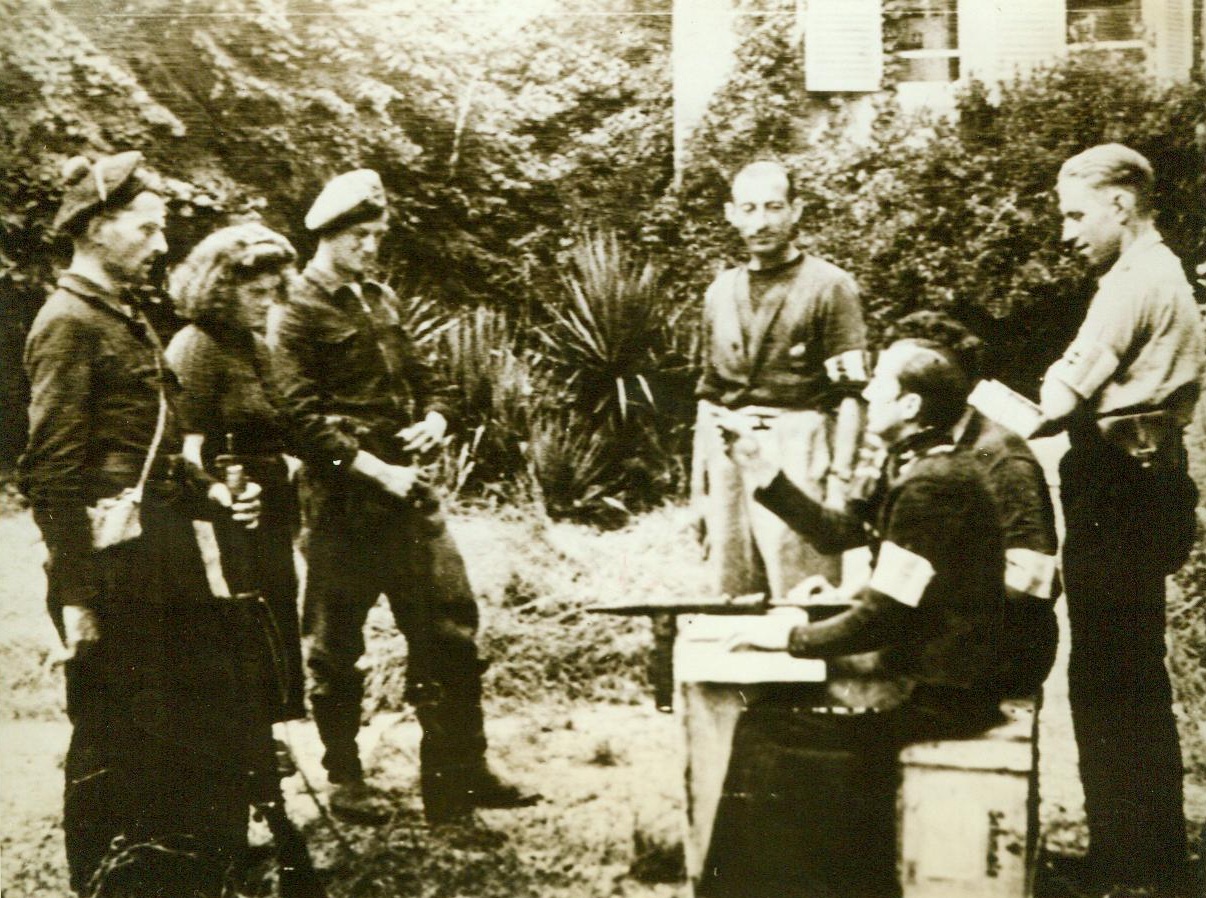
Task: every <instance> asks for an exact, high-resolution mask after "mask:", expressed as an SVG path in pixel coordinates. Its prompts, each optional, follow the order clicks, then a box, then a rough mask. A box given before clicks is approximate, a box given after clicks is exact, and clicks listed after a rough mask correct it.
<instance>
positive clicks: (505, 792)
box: [465, 764, 544, 808]
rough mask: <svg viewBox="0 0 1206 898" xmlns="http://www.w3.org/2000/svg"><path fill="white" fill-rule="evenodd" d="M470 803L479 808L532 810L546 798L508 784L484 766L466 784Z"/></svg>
mask: <svg viewBox="0 0 1206 898" xmlns="http://www.w3.org/2000/svg"><path fill="white" fill-rule="evenodd" d="M465 788H466V791H467V792H468V794H469V801H470V802H471V803H472V804H473V806H474V807H478V808H530V807H531V806H532V805H534V804H538V803H539V802H540V801H541V799H542V798H543V797H544V796H542V795H541V794H540V793H539V792H532V791H529V790H527V789H523V788H521V787H520V786H518V785H517V784H515V783H510V782H507V781H506V780H504V779H502V778H501V777H500V776H499V775H498V774H497V773H495V772H494V771H493V770H491V769H490V768H489V767H487V766H486V765H485V764H483V765H482V766H481V767H478V768H477V769H476V770H475V771H474V772H473V773H472V775H471V776H470V777H469V780H468V782H467V783H466V784H465Z"/></svg>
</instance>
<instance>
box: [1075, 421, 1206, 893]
mask: <svg viewBox="0 0 1206 898" xmlns="http://www.w3.org/2000/svg"><path fill="white" fill-rule="evenodd" d="M1060 474H1061V499H1062V502H1063V506H1064V514H1065V519H1066V521H1067V536H1066V540H1065V544H1064V558H1063V571H1064V583H1065V591H1066V594H1067V598H1068V614H1069V619H1070V622H1071V629H1072V654H1071V659H1070V661H1069V665H1068V687H1069V697H1070V701H1071V706H1072V721H1073V725H1074V728H1075V732H1076V743H1077V748H1078V750H1079V753H1080V776H1081V783H1082V785H1083V787H1084V793H1085V813H1086V816H1087V817H1088V823H1089V841H1090V847H1089V859H1090V867H1091V870H1092V871H1093V873H1094V874H1095V875H1096V876H1097V877H1099V878H1100V879H1101V880H1103V881H1105V882H1117V883H1126V884H1132V885H1143V886H1166V885H1169V884H1170V883H1171V882H1172V881H1173V879H1174V878H1175V876H1176V875H1177V872H1178V870H1179V868H1180V867H1182V866H1183V864H1184V860H1185V855H1186V837H1185V818H1184V812H1183V807H1182V804H1183V799H1182V775H1183V768H1182V762H1181V750H1180V745H1179V743H1178V740H1177V728H1176V723H1175V720H1174V718H1173V713H1172V689H1171V686H1170V683H1169V677H1168V672H1167V670H1166V669H1165V666H1164V655H1165V644H1164V628H1165V608H1164V601H1165V596H1164V579H1165V577H1166V575H1168V574H1169V573H1172V572H1173V571H1174V570H1175V569H1176V568H1177V567H1179V566H1180V564H1182V563H1183V562H1184V559H1185V555H1186V554H1187V553H1188V549H1189V546H1190V545H1191V544H1192V540H1193V533H1194V529H1193V528H1194V524H1193V515H1194V512H1193V509H1194V505H1195V503H1196V498H1197V492H1196V490H1195V489H1194V487H1193V484H1192V482H1190V481H1189V478H1188V476H1187V475H1186V473H1185V471H1184V469H1183V468H1180V469H1176V470H1150V469H1144V468H1142V467H1140V466H1139V465H1138V463H1136V462H1135V461H1134V460H1133V459H1131V458H1130V457H1129V456H1127V455H1125V454H1124V453H1122V452H1121V451H1119V450H1117V449H1114V448H1113V447H1111V446H1109V445H1106V444H1105V443H1103V442H1101V441H1100V440H1095V439H1093V438H1092V435H1089V436H1088V437H1083V436H1082V437H1081V438H1080V439H1076V438H1074V440H1073V445H1072V449H1071V450H1070V451H1069V452H1068V454H1067V455H1066V456H1065V458H1064V460H1063V462H1062V463H1061V465H1060Z"/></svg>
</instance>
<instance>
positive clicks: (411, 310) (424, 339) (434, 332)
mask: <svg viewBox="0 0 1206 898" xmlns="http://www.w3.org/2000/svg"><path fill="white" fill-rule="evenodd" d="M401 319H402V327H403V328H404V329H405V331H406V334H407V336H409V337H410V339H411V340H412V341H413V342H414V344H415V345H416V346H419V347H420V348H423V349H431V348H433V347H434V346H435V344H436V341H437V340H438V339H439V338H440V334H442V333H444V332H445V331H446V330H448V329H449V328H450V327H452V326H453V324H454V323H455V322H456V319H455V318H454V317H453V315H452V314H451V313H450V312H449V311H448V310H447V309H445V308H444V307H443V305H442V304H441V303H440V301H439V300H438V299H436V298H435V297H432V296H424V295H422V294H416V295H414V296H411V297H410V298H409V299H405V300H403V301H402V308H401Z"/></svg>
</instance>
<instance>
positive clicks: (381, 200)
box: [306, 168, 385, 233]
mask: <svg viewBox="0 0 1206 898" xmlns="http://www.w3.org/2000/svg"><path fill="white" fill-rule="evenodd" d="M384 214H385V187H384V186H383V185H382V184H381V176H380V175H379V174H377V173H376V172H375V171H373V170H372V169H371V168H358V169H356V170H355V171H349V172H344V173H343V174H342V175H336V176H335V177H334V178H332V179H331V180H330V181H328V182H327V186H325V187H324V188H323V189H322V192H321V193H319V194H318V199H316V200H315V201H314V205H312V206H311V207H310V211H309V212H307V213H306V230H308V231H315V232H318V233H322V232H324V231H325V232H330V231H338V230H341V229H342V228H347V227H351V226H352V225H354V224H359V223H360V222H362V221H372V220H373V219H375V218H380V217H381V216H382V215H384Z"/></svg>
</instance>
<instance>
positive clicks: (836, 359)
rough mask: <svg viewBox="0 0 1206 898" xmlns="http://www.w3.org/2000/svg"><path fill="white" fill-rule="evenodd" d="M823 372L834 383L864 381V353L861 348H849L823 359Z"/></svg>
mask: <svg viewBox="0 0 1206 898" xmlns="http://www.w3.org/2000/svg"><path fill="white" fill-rule="evenodd" d="M825 373H826V374H827V375H829V379H830V380H831V381H833V382H834V383H835V384H843V383H866V382H867V361H866V355H865V354H864V352H863V351H862V350H861V349H850V350H847V351H846V352H842V353H839V354H838V355H835V356H833V357H832V358H828V359H825Z"/></svg>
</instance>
